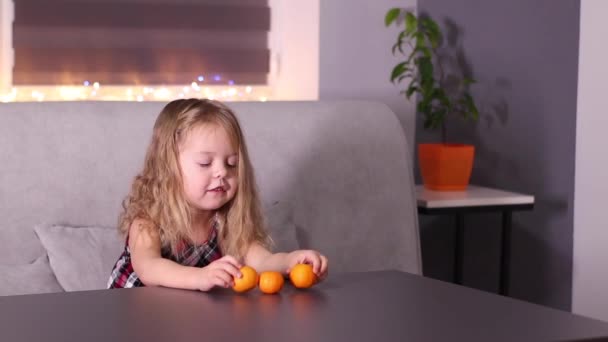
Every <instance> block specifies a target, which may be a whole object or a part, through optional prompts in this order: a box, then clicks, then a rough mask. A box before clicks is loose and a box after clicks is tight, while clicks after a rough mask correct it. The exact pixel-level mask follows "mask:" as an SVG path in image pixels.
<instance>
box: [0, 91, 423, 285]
mask: <svg viewBox="0 0 608 342" xmlns="http://www.w3.org/2000/svg"><path fill="white" fill-rule="evenodd" d="M164 104H165V103H159V102H142V103H138V102H50V103H10V104H2V105H0V151H1V152H0V165H1V168H2V169H1V171H0V245H1V248H0V263H2V264H21V263H29V262H32V261H33V260H35V259H36V258H37V257H39V256H40V255H43V254H44V249H43V248H42V246H41V244H40V242H39V241H38V239H37V238H36V235H35V234H34V232H33V227H34V226H35V225H37V224H40V223H45V224H66V225H71V226H106V227H115V226H116V223H117V217H118V214H119V211H120V208H121V201H122V199H123V198H124V196H125V195H126V194H127V191H128V190H129V187H130V184H131V181H132V180H133V177H134V176H135V175H136V173H137V172H138V171H139V170H140V168H141V166H142V161H143V156H144V153H145V149H146V146H147V144H148V142H149V140H150V136H151V129H152V126H153V123H154V120H155V118H156V116H157V115H158V113H159V112H160V110H161V109H162V107H163V106H164ZM229 106H230V107H232V108H233V109H234V110H235V112H236V113H237V115H238V117H239V120H240V122H241V125H242V128H243V131H244V134H245V138H246V141H247V144H248V148H249V152H250V154H251V157H252V162H253V164H254V168H255V170H256V178H257V182H258V187H259V189H260V193H261V196H262V199H263V202H264V204H265V207H266V208H269V207H272V206H273V205H275V204H277V203H280V204H282V205H283V206H284V208H287V209H285V210H287V211H289V212H288V213H287V215H288V217H289V219H290V220H291V221H292V222H293V224H295V226H296V235H297V239H298V242H299V244H300V247H301V248H315V249H318V250H320V251H322V252H323V253H325V254H326V255H327V256H328V257H329V259H330V262H331V269H332V272H334V271H369V270H380V269H399V270H403V271H407V272H411V273H417V274H420V273H421V261H420V247H419V237H418V219H417V214H416V206H415V199H414V185H413V177H412V166H411V165H410V160H411V158H410V155H409V148H408V146H407V142H406V139H405V136H404V134H403V130H402V128H401V127H400V124H399V122H398V120H397V118H396V116H395V115H394V113H392V112H391V111H390V109H389V108H388V107H387V106H385V105H383V104H379V103H370V102H266V103H257V102H256V103H253V102H235V103H229Z"/></svg>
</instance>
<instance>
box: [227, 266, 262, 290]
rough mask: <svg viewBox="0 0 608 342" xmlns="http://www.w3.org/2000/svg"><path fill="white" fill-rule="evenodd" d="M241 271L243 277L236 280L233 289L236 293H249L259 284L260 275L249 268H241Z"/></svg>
mask: <svg viewBox="0 0 608 342" xmlns="http://www.w3.org/2000/svg"><path fill="white" fill-rule="evenodd" d="M240 271H241V274H242V276H241V277H240V278H234V286H233V287H232V289H233V290H234V291H236V292H247V291H249V290H251V289H253V288H254V287H255V286H256V285H257V284H258V273H257V272H256V271H255V270H254V269H253V268H252V267H249V266H243V267H241V269H240Z"/></svg>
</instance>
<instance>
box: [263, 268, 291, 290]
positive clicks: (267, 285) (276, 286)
mask: <svg viewBox="0 0 608 342" xmlns="http://www.w3.org/2000/svg"><path fill="white" fill-rule="evenodd" d="M284 282H285V280H283V275H282V274H281V273H280V272H275V271H267V272H262V273H261V274H260V281H259V284H258V286H259V287H260V291H262V292H264V293H267V294H273V293H277V292H279V291H281V288H283V283H284Z"/></svg>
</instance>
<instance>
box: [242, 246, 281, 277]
mask: <svg viewBox="0 0 608 342" xmlns="http://www.w3.org/2000/svg"><path fill="white" fill-rule="evenodd" d="M288 257H289V254H287V253H274V254H273V253H271V252H270V251H269V250H267V249H266V248H264V246H262V245H260V244H259V243H257V242H254V243H253V244H252V245H251V246H249V249H248V250H247V254H246V255H245V265H249V266H251V267H253V268H254V269H255V270H256V271H258V272H264V271H276V272H281V273H283V274H285V273H287V271H288V269H289V266H290V265H289V260H288Z"/></svg>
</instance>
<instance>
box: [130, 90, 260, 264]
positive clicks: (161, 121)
mask: <svg viewBox="0 0 608 342" xmlns="http://www.w3.org/2000/svg"><path fill="white" fill-rule="evenodd" d="M206 124H215V125H218V126H220V127H223V128H224V129H225V130H226V132H227V133H228V136H229V137H230V140H231V142H232V144H233V145H234V146H235V148H236V150H237V151H238V152H237V153H238V167H237V181H238V187H237V191H236V194H235V196H234V198H233V199H231V200H230V201H229V202H228V203H226V204H225V205H224V206H222V207H221V208H219V209H218V210H217V211H216V213H215V215H213V217H214V219H215V220H216V222H215V223H216V225H217V228H218V232H219V234H218V240H219V245H220V249H221V250H222V253H223V254H224V255H233V256H236V257H237V258H242V257H244V255H245V253H246V252H247V248H248V247H249V246H250V245H251V243H253V242H258V243H260V244H262V245H263V246H268V245H269V244H270V243H271V240H270V238H269V236H268V233H267V231H266V229H265V225H264V219H263V216H262V213H261V205H260V200H259V196H258V190H257V186H256V183H255V177H254V172H253V168H252V165H251V161H250V159H249V154H248V152H247V147H246V145H245V140H244V137H243V133H242V131H241V128H240V126H239V123H238V120H237V118H236V116H235V114H234V113H233V111H232V110H231V109H230V108H228V107H227V106H226V105H224V104H222V103H221V102H218V101H213V100H206V99H180V100H175V101H172V102H170V103H168V104H167V105H166V106H165V107H164V108H163V110H162V111H161V112H160V114H159V115H158V117H157V119H156V122H155V124H154V130H153V135H152V141H151V142H150V145H149V146H148V150H147V152H146V157H145V160H144V166H143V170H142V171H141V172H140V173H139V174H138V175H137V176H136V177H135V179H134V181H133V184H132V186H131V191H130V193H129V194H128V195H127V197H126V198H125V199H124V201H123V202H122V207H123V211H122V213H121V214H120V216H119V230H120V232H121V233H122V235H123V237H126V235H127V234H128V232H129V228H130V226H131V224H132V222H133V221H134V220H135V219H144V220H146V221H149V222H151V223H152V226H151V227H148V228H149V229H155V230H157V231H158V233H159V235H160V237H161V244H162V246H163V248H165V247H168V248H170V249H171V252H172V253H173V254H174V255H177V253H178V246H179V245H180V243H182V242H183V241H185V242H189V243H194V240H193V238H192V237H193V229H192V226H191V219H192V214H193V210H195V209H194V208H193V207H191V206H190V205H189V203H188V201H187V200H186V198H185V194H184V191H183V181H182V172H181V168H180V166H179V147H180V144H182V143H183V140H184V138H185V136H186V135H187V134H188V132H190V131H191V130H192V129H194V128H196V127H200V125H206Z"/></svg>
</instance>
